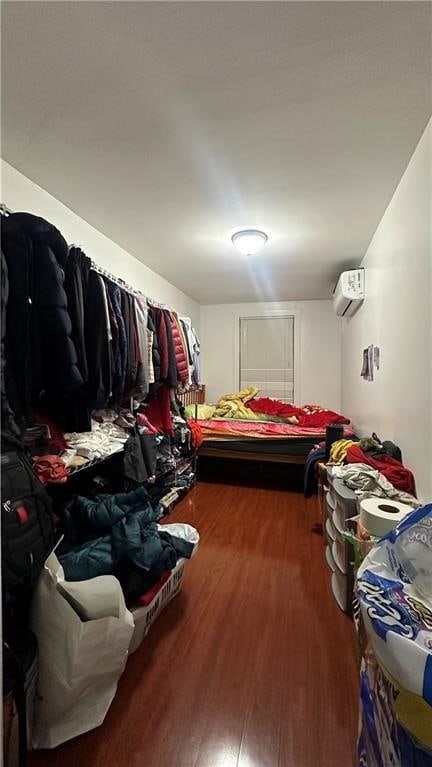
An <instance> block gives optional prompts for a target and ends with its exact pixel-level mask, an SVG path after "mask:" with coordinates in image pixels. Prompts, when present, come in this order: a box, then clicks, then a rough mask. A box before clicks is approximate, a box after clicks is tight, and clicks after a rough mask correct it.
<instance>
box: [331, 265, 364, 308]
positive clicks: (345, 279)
mask: <svg viewBox="0 0 432 767" xmlns="http://www.w3.org/2000/svg"><path fill="white" fill-rule="evenodd" d="M364 297H365V289H364V269H350V270H349V271H347V272H342V274H341V275H340V277H339V279H338V281H337V285H336V287H335V289H334V291H333V307H334V310H335V313H336V314H337V316H338V317H351V315H352V314H354V312H356V311H357V309H358V308H359V306H360V305H361V303H362V301H363V300H364Z"/></svg>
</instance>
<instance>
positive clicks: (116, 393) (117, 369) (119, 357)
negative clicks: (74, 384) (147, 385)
mask: <svg viewBox="0 0 432 767" xmlns="http://www.w3.org/2000/svg"><path fill="white" fill-rule="evenodd" d="M107 287H108V295H109V297H110V300H111V306H112V309H113V312H114V315H115V320H116V323H117V330H118V347H117V354H116V357H115V360H114V374H113V384H112V399H113V401H114V402H120V401H121V400H122V398H123V392H124V387H125V377H126V362H127V338H126V329H125V322H124V319H123V314H122V297H121V290H120V288H119V287H118V285H116V284H115V283H114V282H111V280H108V281H107Z"/></svg>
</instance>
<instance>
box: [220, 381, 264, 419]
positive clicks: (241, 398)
mask: <svg viewBox="0 0 432 767" xmlns="http://www.w3.org/2000/svg"><path fill="white" fill-rule="evenodd" d="M258 392H259V389H256V388H255V387H254V386H250V387H249V388H248V389H242V390H241V391H239V392H236V393H235V394H224V395H223V396H222V397H221V398H220V399H219V400H218V401H217V403H216V410H215V412H214V414H213V418H238V419H239V420H242V421H258V420H259V418H258V416H257V415H256V414H255V413H254V412H253V410H249V408H248V407H246V404H245V403H246V402H249V400H251V399H253V398H254V397H256V395H257V394H258Z"/></svg>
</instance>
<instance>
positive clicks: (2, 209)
mask: <svg viewBox="0 0 432 767" xmlns="http://www.w3.org/2000/svg"><path fill="white" fill-rule="evenodd" d="M11 213H12V211H11V209H10V208H8V206H7V205H5V204H4V202H0V214H1V215H2V216H10V214H11Z"/></svg>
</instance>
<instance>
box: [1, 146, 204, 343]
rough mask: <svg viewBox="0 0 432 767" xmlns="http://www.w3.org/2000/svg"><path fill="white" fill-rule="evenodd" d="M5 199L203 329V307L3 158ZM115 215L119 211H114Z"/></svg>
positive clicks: (8, 203)
mask: <svg viewBox="0 0 432 767" xmlns="http://www.w3.org/2000/svg"><path fill="white" fill-rule="evenodd" d="M1 181H2V192H1V201H2V202H3V203H5V204H6V205H7V206H8V207H9V208H10V209H11V210H14V211H26V212H27V213H34V214H35V215H37V216H42V218H46V219H47V220H48V221H50V222H51V223H52V224H54V226H56V227H57V228H58V229H60V231H61V232H62V234H63V236H64V237H65V238H66V240H67V241H68V243H69V244H75V245H79V246H80V247H81V248H82V249H83V251H84V252H85V253H86V255H87V256H89V257H90V258H92V259H93V261H95V262H96V263H97V264H98V265H99V266H101V267H102V268H104V269H107V270H108V271H110V272H111V273H112V274H114V275H116V276H117V277H121V278H122V279H123V280H125V281H126V282H127V283H129V284H130V285H132V286H133V287H136V288H137V289H138V290H141V291H142V292H143V293H145V295H147V296H149V297H150V298H153V299H155V301H159V302H161V303H165V304H168V306H170V307H171V308H172V309H175V310H176V311H178V312H180V313H181V314H185V315H186V316H188V317H191V319H192V322H193V324H194V325H195V327H196V328H199V320H200V307H199V304H197V303H196V301H193V300H192V299H191V298H189V297H188V296H187V295H185V293H183V292H182V291H181V290H178V288H176V287H174V285H171V283H170V282H168V281H167V280H165V279H164V278H163V277H161V276H160V275H159V274H156V272H154V271H153V270H152V269H149V268H148V267H147V266H145V265H144V264H142V263H141V261H138V259H136V258H135V257H134V256H131V255H130V253H128V252H127V251H126V250H123V248H121V247H120V245H117V244H116V243H115V242H113V241H112V240H110V239H109V238H108V237H106V236H105V235H104V234H102V233H101V232H99V231H98V230H97V229H95V228H94V227H93V226H91V225H90V224H88V223H87V222H86V221H84V220H83V219H82V218H80V217H79V216H77V215H76V214H75V213H73V211H71V210H70V209H69V208H67V207H66V205H63V203H62V202H59V200H56V198H55V197H52V195H50V194H48V192H46V191H45V190H44V189H42V188H41V187H40V186H37V184H34V183H33V181H30V179H28V178H27V177H26V176H23V175H22V173H19V172H18V171H17V170H15V168H13V167H12V166H11V165H9V164H8V163H6V162H4V161H3V160H1ZM112 213H113V215H115V211H113V212H112Z"/></svg>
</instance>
